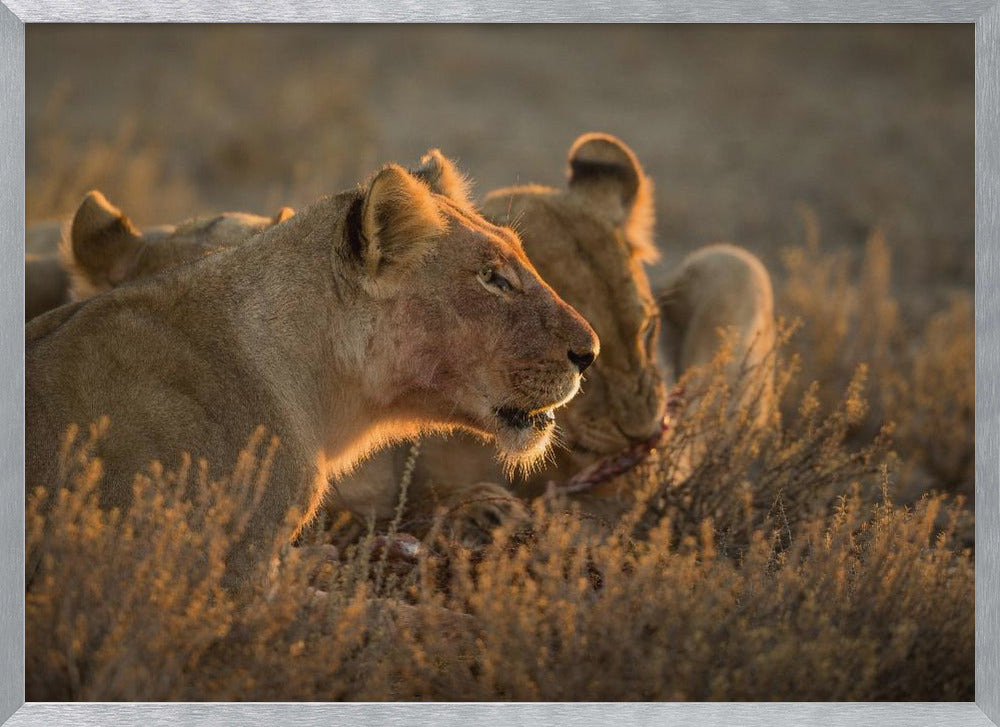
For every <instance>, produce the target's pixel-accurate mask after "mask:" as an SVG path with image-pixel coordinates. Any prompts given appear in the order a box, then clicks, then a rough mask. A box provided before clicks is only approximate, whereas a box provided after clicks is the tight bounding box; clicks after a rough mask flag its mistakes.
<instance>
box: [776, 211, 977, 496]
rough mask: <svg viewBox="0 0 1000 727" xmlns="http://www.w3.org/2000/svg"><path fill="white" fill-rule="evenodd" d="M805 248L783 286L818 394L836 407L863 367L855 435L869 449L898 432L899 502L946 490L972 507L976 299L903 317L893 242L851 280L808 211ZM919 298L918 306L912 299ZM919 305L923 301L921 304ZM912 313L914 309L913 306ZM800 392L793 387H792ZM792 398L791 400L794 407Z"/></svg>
mask: <svg viewBox="0 0 1000 727" xmlns="http://www.w3.org/2000/svg"><path fill="white" fill-rule="evenodd" d="M803 219H804V220H805V223H806V241H805V244H804V245H803V246H800V247H797V248H793V249H790V250H786V251H785V254H784V264H785V268H786V276H785V279H784V281H783V283H782V284H781V285H780V286H779V288H778V291H779V303H780V306H781V308H782V310H784V311H787V312H789V313H790V314H794V315H796V316H798V317H799V319H800V320H801V322H802V326H801V330H800V331H799V332H798V333H797V334H796V336H795V337H794V338H793V339H792V341H791V348H792V350H793V351H794V352H795V354H796V355H797V357H798V358H799V359H800V360H801V362H802V368H803V370H804V371H805V372H807V373H808V379H806V380H803V381H801V382H800V383H799V384H798V385H799V386H804V385H807V382H808V381H813V380H815V381H816V382H817V384H816V387H817V388H816V394H817V396H818V397H819V400H820V401H821V402H823V403H824V404H826V405H828V406H829V405H831V404H833V403H834V402H835V401H836V399H837V397H839V395H840V392H841V391H842V390H843V388H844V386H845V385H846V383H847V382H848V381H849V380H850V378H851V377H852V376H853V375H854V374H855V372H856V370H857V368H858V366H859V365H861V364H864V365H866V366H867V367H868V369H869V381H870V382H871V389H870V394H869V397H868V398H869V401H870V407H869V410H868V413H867V415H866V416H865V417H864V418H863V419H862V420H861V421H859V422H857V423H856V425H855V426H854V427H853V429H852V433H853V434H855V435H856V441H863V440H864V439H865V438H866V437H870V436H871V435H872V434H873V433H874V432H875V431H877V430H878V429H879V428H881V427H883V426H884V425H885V424H887V423H890V422H891V423H892V424H893V425H894V429H895V434H894V441H895V447H896V451H897V452H898V454H899V455H900V457H901V458H902V460H903V462H904V467H903V470H902V471H901V473H900V476H901V480H902V481H901V483H900V488H901V497H902V498H903V499H904V500H905V501H906V502H911V503H912V502H914V501H916V500H917V499H918V498H919V497H920V496H921V495H922V493H924V492H926V491H929V490H932V489H940V490H943V491H947V492H953V493H961V494H963V495H965V496H966V497H969V498H971V495H972V493H973V491H974V480H973V463H974V453H975V431H974V428H975V369H974V366H975V357H974V345H975V343H974V341H975V332H974V331H975V329H974V321H973V308H972V297H971V295H970V294H969V293H968V292H965V291H962V292H955V293H953V294H952V296H951V298H950V300H949V301H948V303H947V305H946V307H945V308H944V310H941V311H939V312H936V313H934V314H933V315H930V316H929V317H927V316H922V315H920V313H919V311H917V312H913V313H911V314H910V315H909V316H904V315H902V313H903V312H904V311H902V309H901V306H900V304H899V301H898V300H897V299H896V297H895V296H894V294H893V291H892V284H891V270H892V260H891V251H890V247H889V244H888V242H887V240H886V238H885V237H884V236H883V235H882V234H881V233H880V232H877V231H876V232H875V233H873V234H872V235H871V236H870V237H869V238H868V241H867V243H866V245H865V252H864V256H863V258H862V260H861V261H860V265H859V268H858V272H857V273H856V274H855V275H854V276H852V275H851V263H852V261H851V258H850V256H849V254H848V253H847V252H846V250H845V249H843V248H841V249H840V250H839V251H837V252H826V251H823V250H822V249H821V248H820V244H819V232H818V229H817V226H816V223H815V220H814V218H813V216H812V215H811V213H810V212H809V211H808V210H805V209H804V210H803ZM913 297H914V296H911V298H913ZM918 298H919V296H918ZM911 307H915V306H911ZM793 388H794V387H793ZM798 393H800V392H795V391H793V392H792V394H793V397H792V399H790V400H796V399H795V397H794V395H795V394H798Z"/></svg>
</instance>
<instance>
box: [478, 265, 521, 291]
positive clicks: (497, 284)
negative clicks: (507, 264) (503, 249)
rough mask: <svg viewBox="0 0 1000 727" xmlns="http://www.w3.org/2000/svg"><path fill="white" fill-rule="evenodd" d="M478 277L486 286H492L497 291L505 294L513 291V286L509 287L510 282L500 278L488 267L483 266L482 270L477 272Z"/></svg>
mask: <svg viewBox="0 0 1000 727" xmlns="http://www.w3.org/2000/svg"><path fill="white" fill-rule="evenodd" d="M479 277H480V278H482V280H483V282H484V283H486V284H487V285H492V286H493V287H494V288H496V289H497V290H502V291H503V292H505V293H506V292H508V291H510V290H513V289H514V286H513V285H511V282H510V281H509V280H507V278H505V277H504V276H502V275H501V274H500V273H498V272H497V271H496V270H494V269H493V268H492V267H491V266H489V265H486V266H484V267H483V269H482V270H480V271H479Z"/></svg>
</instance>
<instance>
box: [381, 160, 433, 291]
mask: <svg viewBox="0 0 1000 727" xmlns="http://www.w3.org/2000/svg"><path fill="white" fill-rule="evenodd" d="M446 224H447V223H446V222H445V219H444V216H443V215H442V214H441V211H440V210H439V209H438V206H437V203H436V202H435V201H434V196H433V195H432V194H431V191H430V190H429V189H428V188H427V187H426V186H425V185H424V184H423V183H422V182H420V181H419V180H418V179H416V178H415V177H414V176H413V175H412V174H410V173H409V172H407V171H406V170H405V169H403V168H402V167H400V166H398V165H396V164H389V165H388V166H386V167H385V168H384V169H383V170H382V171H380V172H379V173H378V174H377V175H375V178H374V179H373V180H372V181H371V184H369V185H368V190H367V192H365V198H364V203H363V206H362V209H361V232H362V251H361V252H362V257H363V258H364V263H365V270H366V272H367V273H368V275H369V276H370V277H372V278H374V277H377V276H378V275H379V274H380V273H382V272H383V271H384V270H385V269H387V268H389V267H393V266H402V265H405V263H409V262H415V261H417V260H419V259H420V258H421V257H422V256H423V255H424V253H425V252H426V251H427V250H428V249H429V245H428V243H429V241H430V239H431V238H432V237H434V236H435V235H437V234H440V233H441V232H443V231H444V229H445V227H446Z"/></svg>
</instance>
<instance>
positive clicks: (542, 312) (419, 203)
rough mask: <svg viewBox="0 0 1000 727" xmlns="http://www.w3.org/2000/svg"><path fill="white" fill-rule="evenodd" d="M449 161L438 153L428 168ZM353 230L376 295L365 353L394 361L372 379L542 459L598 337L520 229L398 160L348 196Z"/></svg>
mask: <svg viewBox="0 0 1000 727" xmlns="http://www.w3.org/2000/svg"><path fill="white" fill-rule="evenodd" d="M435 154H437V155H438V156H437V157H435V156H434V155H435ZM445 162H446V160H444V159H443V157H440V155H439V153H436V152H432V155H431V156H430V157H429V158H428V159H425V170H424V171H425V173H426V172H427V166H428V165H430V167H431V168H432V169H433V167H434V165H441V164H444V163H445ZM448 168H450V164H448ZM346 229H347V234H348V236H349V239H350V246H351V249H353V250H355V251H356V254H357V257H358V259H359V261H360V265H361V269H362V276H363V277H362V281H363V284H364V287H365V289H366V290H367V291H368V292H369V294H370V295H371V296H372V297H373V298H375V299H376V300H378V301H380V304H379V305H377V306H376V307H375V310H376V311H377V312H376V314H375V316H376V319H377V324H376V326H375V327H374V329H373V331H374V332H373V334H372V338H371V339H370V340H369V341H367V342H366V346H367V349H366V352H365V353H366V359H368V360H371V361H384V362H390V363H389V364H388V365H387V367H386V369H385V370H383V371H377V372H373V373H374V374H375V376H374V380H376V381H378V382H380V386H382V387H383V388H384V391H386V392H398V391H403V392H404V393H403V394H402V395H401V396H399V397H398V401H397V402H396V405H397V406H399V407H401V408H402V410H403V411H404V412H405V410H406V408H407V407H411V408H412V410H413V411H416V410H418V409H419V410H421V411H422V412H426V410H427V408H428V406H429V405H430V404H431V402H432V401H440V402H442V404H445V407H446V410H445V409H442V411H441V412H439V416H440V418H441V420H442V421H443V422H444V423H446V424H453V425H458V426H462V427H465V428H468V429H471V430H473V431H475V432H479V433H480V434H483V435H487V436H489V437H491V438H493V439H495V440H496V442H497V444H498V448H499V450H500V452H501V454H502V455H503V456H504V457H505V458H506V459H507V460H508V461H509V462H510V463H512V464H513V463H527V462H531V461H534V460H535V459H537V458H538V457H539V456H540V455H541V454H542V453H543V452H544V451H545V450H546V449H547V447H548V444H549V441H550V438H551V435H552V431H553V427H554V414H553V409H555V408H556V407H558V406H561V405H562V404H564V403H566V402H567V401H569V400H570V399H571V398H572V397H573V396H574V395H575V394H576V393H577V391H578V390H579V388H580V380H581V375H582V374H583V372H584V371H586V370H587V368H588V367H589V366H590V365H591V363H593V362H594V360H595V358H596V357H597V353H598V345H599V344H598V339H597V336H596V335H595V334H594V331H593V329H592V328H591V327H590V325H589V324H588V323H587V322H586V321H585V320H584V319H583V318H582V317H581V316H580V314H579V313H577V312H576V311H575V310H574V309H573V308H571V307H570V306H569V305H567V304H566V303H565V302H564V301H563V300H562V299H561V298H560V297H559V296H558V295H557V294H556V293H555V292H554V291H553V290H552V288H550V287H549V286H548V285H547V284H546V283H545V282H544V281H543V280H542V278H541V277H540V276H539V275H538V273H537V272H536V271H535V268H534V267H533V265H532V263H531V262H529V260H528V257H527V256H526V255H525V252H524V249H523V247H522V244H521V240H520V238H519V237H518V236H517V234H516V233H515V232H514V231H513V230H511V229H510V228H507V227H501V226H498V225H495V224H492V223H490V222H488V221H486V220H485V219H484V218H483V217H481V216H480V215H479V214H478V213H477V212H476V211H475V210H474V209H473V208H472V207H471V206H469V205H468V204H467V203H466V202H465V201H464V197H463V196H462V195H459V194H457V193H455V194H452V195H447V194H440V193H436V192H433V191H432V190H431V188H430V187H429V186H428V185H427V184H426V183H425V182H424V181H422V179H421V178H420V177H419V176H417V175H414V174H412V173H410V172H408V171H407V170H405V169H403V168H402V167H398V166H395V165H390V166H388V167H386V168H385V169H383V170H382V171H381V172H380V173H379V174H378V175H377V176H376V177H375V178H374V179H373V180H372V182H371V183H370V184H369V186H368V188H367V190H366V191H365V192H364V194H363V195H362V196H359V197H358V198H357V200H356V201H355V202H354V203H353V206H352V207H351V212H350V213H349V214H348V224H347V226H346ZM442 393H443V394H445V395H444V396H439V395H440V394H442Z"/></svg>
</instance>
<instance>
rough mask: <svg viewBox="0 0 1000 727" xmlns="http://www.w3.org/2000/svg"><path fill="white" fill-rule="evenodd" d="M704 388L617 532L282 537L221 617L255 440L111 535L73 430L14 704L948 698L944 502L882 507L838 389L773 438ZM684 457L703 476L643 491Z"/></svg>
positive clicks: (251, 491) (718, 384)
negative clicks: (194, 493) (487, 539)
mask: <svg viewBox="0 0 1000 727" xmlns="http://www.w3.org/2000/svg"><path fill="white" fill-rule="evenodd" d="M723 368H724V365H723V362H722V360H721V357H720V362H719V364H718V366H717V367H716V370H715V371H714V372H713V371H707V372H700V381H701V383H700V384H697V385H699V386H702V387H703V389H702V390H701V392H700V393H701V398H700V401H701V402H702V404H703V405H702V406H699V407H698V408H697V409H696V410H692V411H689V412H686V415H685V416H684V417H683V418H681V419H680V420H679V422H678V427H677V429H676V431H675V433H674V438H673V439H672V440H671V443H670V444H668V446H667V447H666V448H664V449H663V450H661V451H660V452H659V453H658V456H657V457H656V458H654V459H653V461H651V462H648V463H646V464H644V465H643V466H641V467H640V468H638V469H637V470H635V471H634V472H633V473H632V475H631V477H632V480H633V482H632V486H633V489H634V491H635V492H636V494H637V497H636V500H635V503H634V504H633V506H632V507H631V508H629V510H628V512H627V513H626V514H625V516H624V517H623V518H622V519H621V520H620V521H618V522H614V523H606V524H602V523H595V522H594V521H593V520H591V519H589V518H586V517H583V516H582V515H580V514H579V513H578V512H577V511H575V510H574V509H572V508H567V507H565V505H566V503H565V502H560V501H549V502H541V501H539V502H538V503H536V505H535V508H534V518H533V524H532V527H531V529H530V530H529V531H526V532H524V531H522V532H518V533H505V532H502V531H501V532H498V533H497V534H496V541H495V544H494V545H493V546H491V547H489V548H487V549H485V550H482V551H467V550H462V549H460V548H456V547H454V546H453V545H451V544H450V543H448V542H447V541H446V540H445V539H443V538H441V537H439V536H438V535H437V534H436V533H437V531H435V530H432V533H431V534H430V535H428V536H427V538H426V539H425V541H424V542H423V543H420V544H419V547H418V548H416V551H415V553H414V554H411V555H406V554H405V553H403V551H402V550H401V549H397V550H396V551H394V550H393V549H392V548H391V547H386V544H387V542H388V543H389V544H390V545H391V544H392V543H393V542H395V541H398V540H402V539H404V538H405V536H401V535H397V534H396V533H395V530H394V527H395V526H392V528H391V529H390V533H389V536H388V538H389V539H388V541H387V540H386V538H385V537H380V536H379V535H378V534H376V533H369V534H368V535H367V536H364V537H362V538H361V539H360V540H357V541H355V542H354V543H353V544H351V545H349V546H348V547H346V548H344V549H342V551H340V552H337V551H336V550H332V549H330V548H327V549H325V550H324V549H323V548H321V547H317V545H316V544H308V545H304V546H302V547H298V548H289V547H287V546H281V545H280V541H279V542H278V543H276V545H275V548H274V551H273V553H272V557H271V558H270V559H269V560H268V561H267V562H265V563H262V564H261V568H260V571H259V573H258V574H257V575H256V577H255V580H254V584H255V585H254V586H253V588H252V589H251V591H252V592H251V593H246V594H242V595H241V596H239V597H235V596H233V595H232V594H229V593H227V592H226V591H224V590H223V589H222V587H221V585H220V584H221V576H222V573H221V569H220V567H219V563H221V561H222V558H221V555H222V553H223V552H224V550H225V548H226V544H227V543H228V542H230V540H231V539H232V538H233V537H234V536H235V535H236V534H238V531H239V528H240V527H241V526H242V523H243V519H242V518H241V517H240V516H241V515H242V514H244V513H246V512H247V511H248V510H249V508H250V507H252V504H253V502H254V499H255V493H256V492H259V488H260V487H262V486H264V485H265V483H266V478H267V453H266V451H262V450H264V448H263V447H262V445H261V444H260V443H252V445H251V447H250V448H248V451H247V452H246V453H245V454H244V457H243V459H242V461H241V466H240V467H239V468H238V471H237V472H236V473H235V474H234V475H233V477H232V478H231V479H230V480H229V481H227V482H222V483H208V482H205V481H204V478H202V481H201V482H200V483H199V488H198V491H199V492H201V493H202V495H201V496H200V497H199V498H198V499H197V500H196V501H195V502H189V501H186V500H185V499H184V492H185V484H186V483H187V482H189V481H197V478H198V476H199V475H198V473H197V472H195V471H194V470H193V469H192V468H187V469H186V470H185V471H182V472H180V473H176V474H171V473H163V472H158V473H155V475H154V476H153V477H151V478H146V479H139V480H138V481H137V484H136V488H137V489H136V502H137V503H138V504H137V506H136V507H133V508H132V509H130V510H129V511H128V512H127V513H126V514H124V515H121V514H119V513H118V512H111V513H108V512H103V511H101V510H100V509H98V508H97V505H96V500H95V497H94V488H95V487H96V486H97V483H98V482H99V478H100V468H99V466H98V465H95V463H94V462H93V460H91V459H90V457H89V452H90V450H91V448H92V438H93V437H96V436H101V432H100V431H98V430H97V429H96V428H95V429H93V430H92V431H91V433H90V438H87V439H86V440H83V441H81V442H79V443H77V444H75V445H74V446H67V448H66V450H65V452H66V455H65V458H64V465H63V468H62V469H63V472H64V473H65V477H64V483H63V484H64V485H65V487H64V488H63V489H61V490H59V494H58V495H57V496H56V500H55V502H53V503H47V502H46V499H45V497H44V496H43V494H42V493H37V494H36V495H34V496H33V497H32V498H31V500H30V502H29V515H28V533H29V535H28V551H29V554H28V557H29V563H33V564H37V565H36V566H35V567H34V568H33V569H32V570H31V573H30V578H31V583H30V586H29V591H28V600H27V607H28V673H29V675H30V676H29V684H28V694H29V698H31V699H83V700H87V699H102V700H107V699H111V700H117V699H128V700H173V699H213V700H244V699H247V700H286V699H290V700H333V699H358V700H390V699H407V700H424V699H432V700H453V699H462V700H684V699H686V700H772V699H781V700H813V699H819V700H851V699H856V700H967V699H970V698H971V696H972V678H973V669H972V658H973V642H974V623H973V600H972V598H971V593H972V588H973V576H974V567H973V560H972V555H971V553H970V551H969V550H968V549H964V548H963V547H962V544H961V542H960V541H959V540H956V533H959V532H961V531H962V529H963V528H964V527H967V524H968V520H969V517H970V516H969V513H968V512H967V511H966V510H965V509H964V508H963V507H962V502H961V501H955V502H950V501H949V500H948V499H947V498H946V496H945V495H927V496H924V497H922V498H921V499H920V500H919V501H918V502H916V503H915V504H914V505H913V507H909V508H907V507H900V506H897V505H895V504H893V502H892V498H891V496H890V494H889V493H890V491H891V488H892V486H893V484H894V479H895V478H896V476H897V474H896V471H895V470H893V469H891V468H890V465H891V463H892V462H894V461H895V460H894V459H892V458H889V459H888V460H887V459H886V457H885V454H886V448H887V446H888V440H887V438H886V437H885V435H884V434H881V435H878V436H876V437H875V438H874V440H872V441H870V442H869V443H868V444H867V445H865V446H862V447H855V446H854V445H852V444H851V443H850V441H849V440H850V439H851V436H850V434H849V433H850V432H851V431H852V430H853V429H856V428H857V427H858V426H859V422H863V421H864V420H865V419H866V417H868V416H869V413H868V410H867V406H866V398H865V392H864V386H863V377H862V376H861V375H860V374H859V375H858V376H856V377H855V378H854V379H853V380H852V381H851V382H850V383H849V384H848V385H847V387H846V391H845V392H844V393H843V395H842V396H841V398H840V400H839V401H838V402H837V404H836V405H835V406H834V407H833V408H832V409H828V408H825V407H824V405H823V404H822V403H820V401H819V398H818V390H817V388H816V387H809V388H808V389H807V393H806V395H805V397H804V399H803V400H802V401H801V402H800V407H799V409H798V412H797V413H796V414H795V415H794V416H793V417H790V418H788V419H787V421H782V417H780V416H776V417H774V418H772V420H771V421H770V422H768V423H767V425H765V426H763V427H753V426H750V421H751V420H752V417H750V416H749V415H747V416H737V417H736V424H735V425H733V424H732V423H730V424H729V425H727V426H719V422H718V418H719V411H721V410H724V409H725V408H726V402H728V401H732V400H741V397H740V396H739V394H740V392H734V391H732V390H731V389H730V387H728V386H726V384H725V381H724V378H723V376H722V371H723ZM694 379H695V377H694V376H692V377H690V378H689V379H688V386H689V387H690V386H693V385H696V382H695V380H694ZM793 380H794V377H788V380H786V381H784V382H783V389H784V390H785V391H786V393H787V391H788V390H789V389H791V388H793V387H792V386H791V384H792V383H793ZM747 381H751V382H752V377H748V379H747ZM689 390H690V389H689ZM706 402H711V404H712V405H711V406H704V404H705V403H706ZM706 432H710V433H711V434H712V436H710V437H708V438H707V439H706V438H705V437H704V436H703V435H704V433H706ZM693 440H696V441H697V442H698V443H699V444H698V446H699V448H700V451H701V452H702V453H703V457H702V459H701V460H700V464H698V465H697V466H696V467H695V468H694V469H693V470H691V472H690V474H689V475H688V476H687V478H686V479H684V480H683V481H682V482H681V483H680V484H674V485H668V484H665V483H668V482H670V481H671V480H672V476H671V467H673V463H674V461H675V458H676V457H677V456H678V453H680V452H683V451H685V449H686V448H688V447H689V446H690V442H691V441H693ZM192 478H194V479H192ZM872 485H875V487H874V488H873V487H872ZM872 489H875V490H876V491H877V492H878V494H877V496H876V497H870V496H868V495H866V492H870V491H871V490H872ZM595 525H596V526H595ZM290 530H291V523H289V530H288V532H290ZM393 539H395V540H393ZM401 553H402V555H401Z"/></svg>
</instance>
